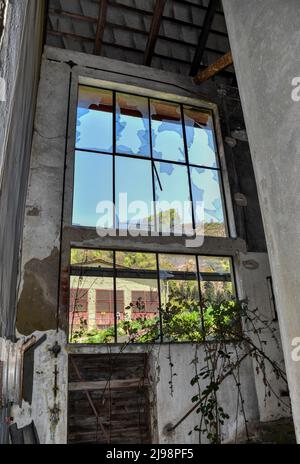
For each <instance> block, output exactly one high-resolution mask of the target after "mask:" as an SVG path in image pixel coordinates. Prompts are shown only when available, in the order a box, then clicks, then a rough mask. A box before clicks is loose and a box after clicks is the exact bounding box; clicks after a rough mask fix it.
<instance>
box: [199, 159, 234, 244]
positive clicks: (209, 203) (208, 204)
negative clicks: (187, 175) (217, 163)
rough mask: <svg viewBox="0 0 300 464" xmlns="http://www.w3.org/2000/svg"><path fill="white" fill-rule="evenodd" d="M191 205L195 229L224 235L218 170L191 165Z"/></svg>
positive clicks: (220, 235) (215, 235)
mask: <svg viewBox="0 0 300 464" xmlns="http://www.w3.org/2000/svg"><path fill="white" fill-rule="evenodd" d="M190 172H191V183H192V195H193V206H194V214H195V220H196V226H197V229H199V230H203V226H204V235H206V236H211V237H225V236H226V227H225V220H224V209H223V202H222V196H221V188H220V175H219V172H218V171H216V170H213V169H205V168H196V167H191V168H190Z"/></svg>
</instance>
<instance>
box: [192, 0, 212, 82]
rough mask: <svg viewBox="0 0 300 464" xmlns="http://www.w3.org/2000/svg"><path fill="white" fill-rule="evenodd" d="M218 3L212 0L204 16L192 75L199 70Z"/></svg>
mask: <svg viewBox="0 0 300 464" xmlns="http://www.w3.org/2000/svg"><path fill="white" fill-rule="evenodd" d="M218 4H219V0H210V2H209V5H208V9H207V11H206V15H205V18H204V22H203V26H202V29H201V33H200V37H199V41H198V45H197V48H196V51H195V54H194V58H193V62H192V66H191V69H190V76H195V75H196V74H197V72H198V71H199V68H200V65H201V62H202V58H203V55H204V52H205V47H206V44H207V40H208V36H209V33H210V29H211V26H212V23H213V20H214V17H215V12H216V10H217V6H218Z"/></svg>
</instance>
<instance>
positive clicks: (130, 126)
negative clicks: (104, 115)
mask: <svg viewBox="0 0 300 464" xmlns="http://www.w3.org/2000/svg"><path fill="white" fill-rule="evenodd" d="M116 118H117V152H118V153H126V154H129V155H140V156H147V157H150V133H149V108H148V99H147V98H144V97H137V96H133V95H125V94H117V114H116Z"/></svg>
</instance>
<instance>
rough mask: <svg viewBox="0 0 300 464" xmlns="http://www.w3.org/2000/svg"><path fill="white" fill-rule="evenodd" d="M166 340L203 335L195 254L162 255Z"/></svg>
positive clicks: (195, 340)
mask: <svg viewBox="0 0 300 464" xmlns="http://www.w3.org/2000/svg"><path fill="white" fill-rule="evenodd" d="M159 276H160V289H161V304H162V322H163V337H164V341H177V342H179V341H180V342H187V341H190V342H198V341H201V340H202V339H203V332H202V325H201V312H200V308H199V300H200V297H199V286H198V279H197V270H196V257H195V256H184V255H163V254H161V255H159Z"/></svg>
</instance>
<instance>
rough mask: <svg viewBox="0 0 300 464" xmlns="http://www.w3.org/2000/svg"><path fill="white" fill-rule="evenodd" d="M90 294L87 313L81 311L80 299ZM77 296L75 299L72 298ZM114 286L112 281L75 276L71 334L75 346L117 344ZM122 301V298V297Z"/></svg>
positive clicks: (71, 301)
mask: <svg viewBox="0 0 300 464" xmlns="http://www.w3.org/2000/svg"><path fill="white" fill-rule="evenodd" d="M83 290H84V292H86V293H88V301H87V306H86V310H85V312H84V313H83V312H82V311H80V312H79V311H78V309H77V308H78V305H76V304H75V302H76V301H78V298H76V295H78V294H79V295H80V294H81V298H82V295H83V294H84V293H83ZM72 295H73V297H72ZM113 295H114V285H113V279H112V278H110V277H95V276H84V275H83V276H80V277H77V276H71V279H70V315H69V327H70V330H69V334H70V337H69V338H70V342H71V343H114V342H115V329H114V320H115V317H114V298H113ZM120 298H121V296H120Z"/></svg>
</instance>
